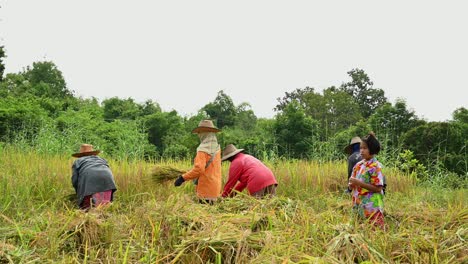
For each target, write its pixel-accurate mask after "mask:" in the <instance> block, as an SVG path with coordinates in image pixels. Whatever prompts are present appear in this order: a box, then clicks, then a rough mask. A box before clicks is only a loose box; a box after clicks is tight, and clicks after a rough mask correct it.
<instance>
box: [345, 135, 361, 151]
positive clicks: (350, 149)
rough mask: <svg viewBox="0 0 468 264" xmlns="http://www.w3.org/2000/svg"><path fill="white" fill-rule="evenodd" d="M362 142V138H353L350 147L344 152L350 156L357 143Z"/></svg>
mask: <svg viewBox="0 0 468 264" xmlns="http://www.w3.org/2000/svg"><path fill="white" fill-rule="evenodd" d="M361 142H362V140H361V138H360V137H353V138H352V139H351V142H350V143H349V145H348V146H346V147H345V148H344V152H346V153H348V154H351V153H352V151H353V150H352V147H353V145H354V144H356V143H361Z"/></svg>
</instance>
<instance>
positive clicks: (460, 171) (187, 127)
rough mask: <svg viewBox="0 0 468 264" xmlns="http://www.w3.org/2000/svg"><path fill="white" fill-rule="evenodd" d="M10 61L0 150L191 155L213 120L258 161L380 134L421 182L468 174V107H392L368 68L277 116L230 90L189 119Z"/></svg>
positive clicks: (293, 101)
mask: <svg viewBox="0 0 468 264" xmlns="http://www.w3.org/2000/svg"><path fill="white" fill-rule="evenodd" d="M4 58H5V52H4V48H3V47H0V142H1V143H0V144H4V145H5V144H13V145H16V146H18V147H23V148H28V149H34V150H35V151H38V152H44V153H56V154H64V153H72V152H73V151H76V149H77V148H78V146H79V144H81V143H83V142H86V143H91V144H93V145H95V146H97V147H99V148H100V149H102V150H104V152H105V153H106V154H107V155H110V156H113V157H116V158H127V159H158V158H171V159H185V158H191V156H192V155H193V150H194V149H195V148H196V146H197V144H198V138H197V137H194V136H193V135H191V133H190V131H191V129H193V128H194V127H196V125H197V124H198V122H199V121H200V120H202V119H206V118H209V119H212V120H213V121H214V122H215V123H216V124H217V126H218V127H219V128H221V129H222V130H223V133H221V134H220V137H219V140H220V144H221V145H222V146H224V145H226V144H228V143H234V144H235V145H236V146H239V147H242V148H244V149H246V151H247V152H249V153H251V154H253V155H255V156H257V157H259V158H260V159H277V158H288V159H320V160H337V159H344V154H343V152H342V149H343V148H344V147H345V146H346V145H347V144H348V142H349V139H350V138H351V137H353V136H355V135H358V136H363V135H366V134H367V133H368V132H369V131H374V132H375V134H376V135H377V137H378V138H379V140H380V141H381V142H382V145H383V147H384V150H383V154H382V155H379V156H380V159H384V160H385V161H386V162H392V163H395V164H396V165H397V166H399V167H401V169H402V170H406V171H408V172H409V173H415V174H417V175H418V177H419V178H428V177H430V173H429V171H431V170H433V169H434V168H436V169H437V170H439V171H441V172H443V173H445V172H447V173H452V174H456V175H458V176H461V177H464V178H466V177H467V176H468V175H467V174H468V173H467V171H468V156H467V143H468V110H467V109H466V108H465V107H463V106H461V107H460V108H458V109H457V110H455V111H454V112H453V118H452V120H450V121H446V122H428V121H426V120H424V119H421V118H419V117H418V116H417V115H416V114H415V112H414V111H413V110H411V109H409V108H408V107H407V105H406V102H405V100H404V99H398V100H396V102H395V103H393V104H392V103H391V102H389V101H388V99H387V98H386V97H385V92H384V90H383V89H380V88H375V87H374V86H373V82H372V80H371V79H370V77H369V76H368V75H367V74H366V73H365V71H364V70H362V69H352V70H350V71H349V72H348V76H349V80H348V81H346V82H343V83H342V84H341V85H339V86H331V87H329V88H326V89H324V90H323V91H322V92H319V91H316V90H315V89H314V88H312V87H305V88H298V89H295V90H293V91H291V92H286V93H285V94H284V96H283V97H281V98H278V99H277V105H276V107H275V109H274V110H275V113H276V114H275V116H274V117H273V118H258V117H257V116H256V115H255V113H254V111H253V110H252V108H251V106H250V104H249V103H246V102H243V103H240V104H238V105H236V104H234V102H233V100H232V99H231V97H230V96H229V95H227V94H226V93H225V92H224V91H223V90H220V91H219V92H218V93H217V96H216V98H215V99H214V101H212V102H209V103H208V104H206V105H205V106H203V107H202V108H201V109H199V111H198V112H197V113H195V114H193V115H191V116H181V115H179V114H178V113H177V112H176V111H164V110H163V109H161V107H160V105H159V104H158V103H157V102H155V101H152V100H147V101H145V102H143V103H138V102H135V101H134V99H132V98H117V97H111V98H107V99H104V100H102V101H99V100H98V99H96V98H82V97H78V96H76V95H75V94H74V92H73V91H71V90H70V89H69V88H68V87H67V83H66V81H65V79H64V78H63V75H62V72H61V71H60V70H59V69H58V68H57V66H56V65H55V64H54V63H53V62H51V61H39V62H34V63H33V64H32V66H28V67H26V68H25V69H23V70H22V71H20V72H18V73H8V74H6V75H4V70H5V66H4V63H3V59H4Z"/></svg>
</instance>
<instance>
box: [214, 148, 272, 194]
mask: <svg viewBox="0 0 468 264" xmlns="http://www.w3.org/2000/svg"><path fill="white" fill-rule="evenodd" d="M238 182H239V183H238ZM236 183H237V185H236ZM273 184H278V182H277V181H276V178H275V176H274V175H273V172H272V171H271V170H270V169H269V168H268V167H267V166H265V164H263V163H262V162H261V161H260V160H258V159H256V158H255V157H253V156H250V155H247V154H244V153H239V154H237V155H236V156H235V157H234V159H233V160H232V162H231V166H230V167H229V177H228V181H227V182H226V185H225V186H224V191H223V197H226V196H229V195H231V192H232V189H233V188H234V186H235V190H236V191H238V192H242V191H243V190H244V189H245V188H246V187H247V190H248V191H249V194H253V193H256V192H258V191H260V190H261V189H263V188H265V187H267V186H270V185H273Z"/></svg>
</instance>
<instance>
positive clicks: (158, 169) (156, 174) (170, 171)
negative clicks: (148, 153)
mask: <svg viewBox="0 0 468 264" xmlns="http://www.w3.org/2000/svg"><path fill="white" fill-rule="evenodd" d="M185 172H186V170H182V169H179V168H175V167H172V166H169V165H156V166H154V168H153V170H152V171H151V176H152V178H153V180H154V181H155V182H156V183H162V182H165V181H169V180H174V179H175V178H177V177H179V176H180V175H182V174H184V173H185Z"/></svg>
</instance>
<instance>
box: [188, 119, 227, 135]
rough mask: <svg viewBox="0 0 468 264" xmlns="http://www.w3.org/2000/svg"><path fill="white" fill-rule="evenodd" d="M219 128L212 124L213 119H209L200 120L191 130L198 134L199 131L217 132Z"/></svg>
mask: <svg viewBox="0 0 468 264" xmlns="http://www.w3.org/2000/svg"><path fill="white" fill-rule="evenodd" d="M220 131H221V130H220V129H218V128H217V127H215V126H214V124H213V121H211V120H202V121H200V123H198V127H196V128H194V129H193V130H192V133H194V134H198V133H201V132H213V133H218V132H220Z"/></svg>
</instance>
